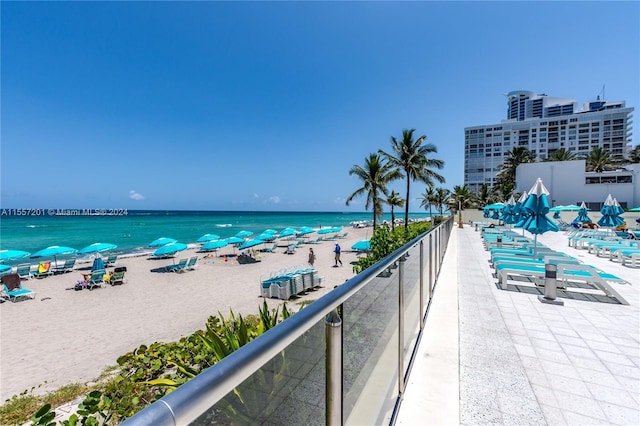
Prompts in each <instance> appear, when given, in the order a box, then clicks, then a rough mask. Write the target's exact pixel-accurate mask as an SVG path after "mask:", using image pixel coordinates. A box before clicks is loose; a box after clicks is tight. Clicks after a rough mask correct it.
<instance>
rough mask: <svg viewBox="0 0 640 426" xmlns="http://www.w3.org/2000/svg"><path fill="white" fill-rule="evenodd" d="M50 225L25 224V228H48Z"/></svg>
mask: <svg viewBox="0 0 640 426" xmlns="http://www.w3.org/2000/svg"><path fill="white" fill-rule="evenodd" d="M48 226H49V225H25V228H47V227H48Z"/></svg>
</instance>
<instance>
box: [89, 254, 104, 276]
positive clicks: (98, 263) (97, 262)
mask: <svg viewBox="0 0 640 426" xmlns="http://www.w3.org/2000/svg"><path fill="white" fill-rule="evenodd" d="M103 269H104V261H103V260H102V258H101V257H96V258H95V259H93V265H91V272H95V271H102V270H103Z"/></svg>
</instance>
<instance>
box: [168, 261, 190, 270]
mask: <svg viewBox="0 0 640 426" xmlns="http://www.w3.org/2000/svg"><path fill="white" fill-rule="evenodd" d="M188 263H189V259H187V258H184V259H180V262H178V263H176V264H175V265H168V266H165V269H166V271H167V272H184V271H185V270H186V268H187V264H188Z"/></svg>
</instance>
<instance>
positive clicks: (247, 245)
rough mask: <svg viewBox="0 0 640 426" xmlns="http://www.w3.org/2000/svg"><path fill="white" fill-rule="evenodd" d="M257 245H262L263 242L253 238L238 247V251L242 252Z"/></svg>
mask: <svg viewBox="0 0 640 426" xmlns="http://www.w3.org/2000/svg"><path fill="white" fill-rule="evenodd" d="M259 244H264V241H263V240H261V239H260V238H254V239H253V240H248V241H245V242H244V243H242V245H241V246H240V250H244V249H246V248H250V247H253V246H257V245H259Z"/></svg>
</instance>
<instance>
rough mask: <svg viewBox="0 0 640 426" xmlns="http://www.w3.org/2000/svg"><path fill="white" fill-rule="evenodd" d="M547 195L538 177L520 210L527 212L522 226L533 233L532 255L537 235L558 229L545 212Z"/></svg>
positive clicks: (534, 253) (547, 192) (546, 209)
mask: <svg viewBox="0 0 640 426" xmlns="http://www.w3.org/2000/svg"><path fill="white" fill-rule="evenodd" d="M548 195H549V191H548V190H547V188H545V187H544V185H543V183H542V179H540V178H538V179H537V180H536V183H535V184H534V185H533V187H532V188H531V190H530V191H529V196H528V197H527V201H525V203H524V206H523V207H522V210H523V211H524V212H526V213H527V217H526V219H525V221H524V223H523V225H522V228H523V229H526V230H527V231H529V232H531V233H532V234H533V235H534V240H533V256H534V257H535V256H536V248H537V244H538V235H539V234H544V233H545V232H547V231H552V232H557V231H558V230H559V228H558V226H557V225H556V224H555V223H553V221H552V220H551V219H549V218H548V217H547V213H548V212H549V199H548V198H547V196H548Z"/></svg>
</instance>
